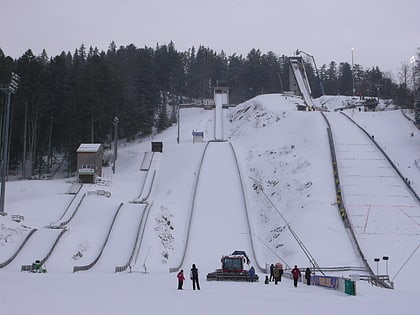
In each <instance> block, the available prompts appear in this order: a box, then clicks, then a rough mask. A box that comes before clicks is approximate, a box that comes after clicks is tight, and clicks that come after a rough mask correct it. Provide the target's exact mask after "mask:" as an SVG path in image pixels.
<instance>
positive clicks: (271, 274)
mask: <svg viewBox="0 0 420 315" xmlns="http://www.w3.org/2000/svg"><path fill="white" fill-rule="evenodd" d="M273 271H274V265H273V264H271V266H270V281H273V280H274V273H273Z"/></svg>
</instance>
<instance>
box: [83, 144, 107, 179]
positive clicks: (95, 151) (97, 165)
mask: <svg viewBox="0 0 420 315" xmlns="http://www.w3.org/2000/svg"><path fill="white" fill-rule="evenodd" d="M103 151H104V150H103V146H102V144H100V143H82V144H81V145H80V146H79V148H78V149H77V169H78V173H79V181H80V182H82V183H95V181H96V176H102V158H103V154H104V153H103Z"/></svg>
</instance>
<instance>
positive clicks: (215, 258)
mask: <svg viewBox="0 0 420 315" xmlns="http://www.w3.org/2000/svg"><path fill="white" fill-rule="evenodd" d="M197 185H198V186H197V194H196V202H195V207H194V210H193V216H192V221H191V231H190V239H189V245H188V249H187V253H186V257H185V260H184V266H187V267H190V266H191V264H193V263H195V264H197V266H199V268H201V270H203V271H204V270H205V271H211V270H214V269H216V268H220V257H221V256H222V255H226V254H231V253H232V252H233V251H235V250H245V251H246V252H247V253H248V255H251V254H252V249H251V244H250V241H249V240H250V237H249V233H248V223H247V221H246V214H245V204H244V201H243V194H242V190H241V180H240V178H239V174H238V172H237V167H236V165H235V159H234V155H233V151H232V149H231V147H230V145H229V143H226V142H213V143H210V144H209V146H208V149H207V152H206V155H205V157H204V161H203V165H202V169H201V174H200V179H199V181H198V183H197ZM215 244H216V246H215ZM252 263H255V259H254V257H252V256H251V264H252Z"/></svg>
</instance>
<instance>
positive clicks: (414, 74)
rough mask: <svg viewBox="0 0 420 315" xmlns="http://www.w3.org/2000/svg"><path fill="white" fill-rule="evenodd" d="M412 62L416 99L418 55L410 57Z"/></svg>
mask: <svg viewBox="0 0 420 315" xmlns="http://www.w3.org/2000/svg"><path fill="white" fill-rule="evenodd" d="M410 62H411V64H412V65H413V92H414V100H415V99H416V56H412V57H411V58H410Z"/></svg>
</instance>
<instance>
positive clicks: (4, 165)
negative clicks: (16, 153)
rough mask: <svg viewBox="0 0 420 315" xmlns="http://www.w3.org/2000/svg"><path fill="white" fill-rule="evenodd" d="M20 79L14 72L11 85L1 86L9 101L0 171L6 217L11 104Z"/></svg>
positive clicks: (0, 212)
mask: <svg viewBox="0 0 420 315" xmlns="http://www.w3.org/2000/svg"><path fill="white" fill-rule="evenodd" d="M19 81H20V77H19V75H17V74H16V73H13V72H12V77H11V80H10V83H9V84H7V85H6V86H5V87H3V86H1V88H0V89H1V91H2V92H4V93H6V96H7V101H6V108H5V113H4V116H3V130H2V134H1V136H2V138H1V144H2V150H1V162H0V171H1V190H0V215H6V212H5V211H4V200H5V193H6V178H7V169H8V166H9V142H10V139H9V138H10V135H9V131H10V107H11V105H10V103H11V95H12V94H16V92H17V89H18V87H19Z"/></svg>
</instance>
